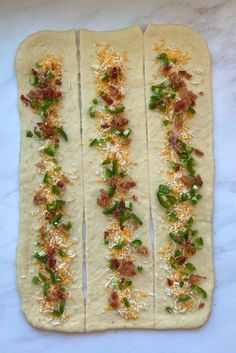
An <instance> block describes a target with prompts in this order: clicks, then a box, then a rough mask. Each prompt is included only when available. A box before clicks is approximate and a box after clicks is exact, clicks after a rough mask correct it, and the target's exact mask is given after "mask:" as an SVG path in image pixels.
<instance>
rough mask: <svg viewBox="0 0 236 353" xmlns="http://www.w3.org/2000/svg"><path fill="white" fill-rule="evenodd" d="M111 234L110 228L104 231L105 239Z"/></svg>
mask: <svg viewBox="0 0 236 353" xmlns="http://www.w3.org/2000/svg"><path fill="white" fill-rule="evenodd" d="M109 235H110V232H109V231H108V230H105V232H104V239H107V238H108V237H109Z"/></svg>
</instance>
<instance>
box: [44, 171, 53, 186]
mask: <svg viewBox="0 0 236 353" xmlns="http://www.w3.org/2000/svg"><path fill="white" fill-rule="evenodd" d="M43 182H44V184H50V183H51V182H52V178H51V176H50V174H49V173H48V172H46V173H45V175H44V178H43Z"/></svg>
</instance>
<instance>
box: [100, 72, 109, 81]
mask: <svg viewBox="0 0 236 353" xmlns="http://www.w3.org/2000/svg"><path fill="white" fill-rule="evenodd" d="M108 80H109V75H108V73H107V72H105V73H104V75H103V77H102V81H108Z"/></svg>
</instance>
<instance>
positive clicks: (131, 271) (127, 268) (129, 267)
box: [117, 259, 136, 276]
mask: <svg viewBox="0 0 236 353" xmlns="http://www.w3.org/2000/svg"><path fill="white" fill-rule="evenodd" d="M117 271H118V272H119V273H120V274H121V275H123V276H134V275H135V274H136V271H135V266H134V264H133V262H132V261H130V260H125V259H121V260H119V266H118V268H117Z"/></svg>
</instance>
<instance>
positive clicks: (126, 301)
mask: <svg viewBox="0 0 236 353" xmlns="http://www.w3.org/2000/svg"><path fill="white" fill-rule="evenodd" d="M123 302H124V304H125V306H126V308H129V307H130V303H129V301H128V299H127V298H126V297H124V298H123Z"/></svg>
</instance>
